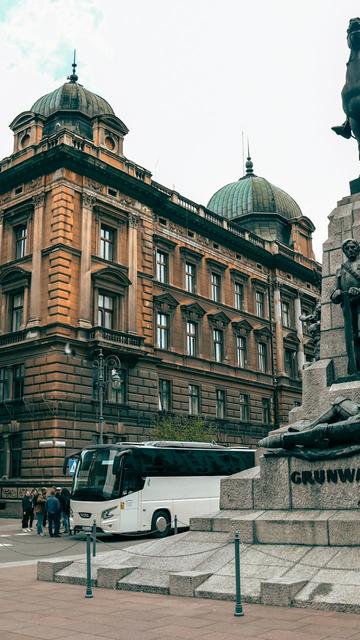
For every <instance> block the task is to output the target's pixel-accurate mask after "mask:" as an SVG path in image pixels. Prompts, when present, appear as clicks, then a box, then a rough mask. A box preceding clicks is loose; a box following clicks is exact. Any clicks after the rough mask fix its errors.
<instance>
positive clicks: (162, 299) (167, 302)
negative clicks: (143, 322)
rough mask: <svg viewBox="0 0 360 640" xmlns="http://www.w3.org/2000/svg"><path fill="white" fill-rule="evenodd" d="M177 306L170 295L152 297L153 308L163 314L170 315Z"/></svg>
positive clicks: (176, 302) (174, 299)
mask: <svg viewBox="0 0 360 640" xmlns="http://www.w3.org/2000/svg"><path fill="white" fill-rule="evenodd" d="M178 304H179V302H178V301H177V300H176V298H174V296H172V295H171V294H170V293H163V294H161V295H159V296H154V306H155V307H156V308H157V309H159V311H162V312H164V313H172V312H173V311H175V309H176V307H177V306H178Z"/></svg>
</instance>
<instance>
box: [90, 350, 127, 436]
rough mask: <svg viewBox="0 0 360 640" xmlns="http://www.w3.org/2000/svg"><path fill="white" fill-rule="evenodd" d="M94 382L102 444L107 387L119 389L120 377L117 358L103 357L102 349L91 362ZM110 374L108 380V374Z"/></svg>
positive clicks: (112, 356)
mask: <svg viewBox="0 0 360 640" xmlns="http://www.w3.org/2000/svg"><path fill="white" fill-rule="evenodd" d="M93 368H94V382H95V388H96V390H97V393H98V398H99V428H100V429H99V443H100V444H104V422H105V421H104V415H103V412H104V398H105V392H106V389H107V386H108V384H109V383H111V386H112V388H113V389H120V388H121V384H122V382H121V376H120V374H119V371H120V368H121V363H120V360H119V358H118V356H115V355H109V356H106V357H104V354H103V352H102V349H101V348H100V349H99V355H98V357H97V358H96V359H95V360H94V361H93ZM109 371H111V373H110V379H109V377H108V372H109Z"/></svg>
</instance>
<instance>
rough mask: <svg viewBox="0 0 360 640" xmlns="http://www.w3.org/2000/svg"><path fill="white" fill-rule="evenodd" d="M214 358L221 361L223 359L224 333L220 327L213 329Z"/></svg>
mask: <svg viewBox="0 0 360 640" xmlns="http://www.w3.org/2000/svg"><path fill="white" fill-rule="evenodd" d="M213 344H214V360H215V362H222V361H223V359H224V334H223V332H222V331H221V330H220V329H213Z"/></svg>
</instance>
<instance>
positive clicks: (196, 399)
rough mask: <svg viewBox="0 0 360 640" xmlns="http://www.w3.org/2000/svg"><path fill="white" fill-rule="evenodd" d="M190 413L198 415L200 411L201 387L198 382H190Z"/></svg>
mask: <svg viewBox="0 0 360 640" xmlns="http://www.w3.org/2000/svg"><path fill="white" fill-rule="evenodd" d="M188 393H189V414H190V415H191V416H197V415H199V413H200V387H199V386H198V385H196V384H189V388H188Z"/></svg>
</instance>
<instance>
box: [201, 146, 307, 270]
mask: <svg viewBox="0 0 360 640" xmlns="http://www.w3.org/2000/svg"><path fill="white" fill-rule="evenodd" d="M245 166H246V173H245V175H244V176H243V177H242V178H240V179H239V180H237V181H236V182H231V183H230V184H227V185H225V186H224V187H222V188H221V189H219V190H218V191H216V193H214V195H213V196H212V197H211V198H210V200H209V202H208V205H207V207H208V209H210V210H211V211H214V212H215V213H218V214H220V215H222V216H224V217H225V218H227V219H228V220H231V222H233V223H234V224H236V225H239V226H241V227H245V228H246V229H248V230H249V231H252V232H253V233H255V234H256V235H258V236H260V237H262V238H264V239H265V240H269V241H278V242H281V243H282V244H286V245H288V246H289V247H291V248H293V249H294V250H295V251H301V252H304V255H306V256H307V257H309V258H314V254H313V251H312V246H311V234H312V232H313V231H314V229H315V227H314V225H313V224H312V222H311V220H309V219H308V218H306V217H305V216H303V214H302V211H301V209H300V207H299V205H298V204H297V202H295V200H294V199H293V198H292V197H291V196H290V195H289V194H288V193H286V192H285V191H283V190H282V189H280V188H279V187H276V186H275V185H273V184H271V182H269V181H268V180H266V178H262V177H260V176H257V175H256V174H255V173H254V168H253V162H252V160H251V157H250V155H249V156H248V158H247V162H246V165H245Z"/></svg>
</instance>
